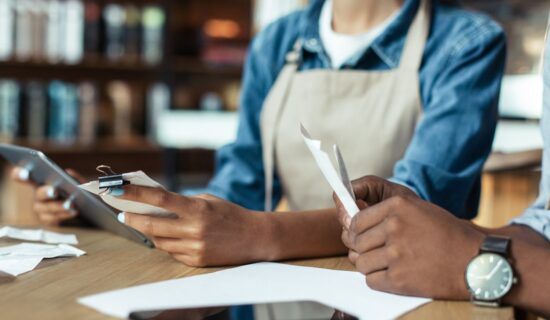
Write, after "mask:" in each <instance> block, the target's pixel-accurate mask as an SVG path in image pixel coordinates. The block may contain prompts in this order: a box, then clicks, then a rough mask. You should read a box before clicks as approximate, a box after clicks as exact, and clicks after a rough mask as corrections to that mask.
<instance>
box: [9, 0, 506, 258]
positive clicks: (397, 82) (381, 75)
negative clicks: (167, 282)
mask: <svg viewBox="0 0 550 320" xmlns="http://www.w3.org/2000/svg"><path fill="white" fill-rule="evenodd" d="M504 39H505V38H504V34H503V32H502V30H501V28H500V27H499V26H498V25H497V24H495V23H494V22H493V21H492V20H490V19H489V18H487V17H485V16H483V15H480V14H475V13H471V12H467V11H464V10H462V9H460V8H458V7H457V6H455V5H451V4H446V3H444V2H443V1H437V0H433V1H431V0H388V1H377V0H327V1H322V0H314V1H311V3H310V4H309V5H308V7H307V8H306V9H305V10H302V11H298V12H296V13H293V14H290V15H288V16H286V17H283V18H282V19H280V20H278V21H276V22H275V23H273V24H272V25H270V26H269V27H267V28H266V29H265V30H264V31H262V32H261V33H260V34H258V35H257V37H256V38H255V39H254V40H253V42H252V44H251V47H250V51H249V55H248V58H247V62H246V65H245V68H244V78H243V91H242V98H241V106H240V125H239V129H238V134H237V139H236V141H235V143H233V144H230V145H228V146H226V147H224V148H222V149H221V150H219V152H218V154H217V170H216V174H215V176H214V178H213V179H212V180H211V182H210V184H209V186H208V188H207V190H206V191H205V193H204V194H203V195H199V196H195V197H185V196H182V195H179V194H175V193H171V192H168V191H164V190H158V189H152V188H144V187H136V186H131V185H130V186H126V187H124V188H122V189H116V190H113V192H112V195H115V196H119V197H120V198H122V199H127V200H134V201H139V202H143V203H149V204H153V205H155V206H159V207H162V208H165V209H167V210H169V211H172V212H174V213H175V214H176V215H177V218H176V219H169V218H159V217H150V216H143V215H136V214H132V213H121V214H120V215H119V219H120V220H121V221H123V222H124V223H126V224H127V225H129V226H131V227H133V228H135V229H137V230H139V231H141V232H143V233H144V234H146V235H149V236H150V237H151V238H152V240H153V241H154V243H155V244H156V246H157V248H159V249H161V250H164V251H166V252H169V253H170V254H172V256H174V258H176V259H178V260H179V261H182V262H183V263H185V264H187V265H191V266H212V265H231V264H243V263H247V262H252V261H263V260H284V259H292V258H308V257H321V256H333V255H339V254H343V253H345V252H347V248H346V247H345V246H344V245H343V244H342V242H341V240H340V233H341V226H340V224H339V222H338V216H337V212H336V209H335V208H334V205H333V202H332V196H331V195H332V192H331V191H330V187H329V186H328V184H327V183H326V181H324V177H323V176H322V174H321V173H320V171H319V169H318V168H317V165H316V164H315V162H314V160H313V158H312V157H311V155H310V154H309V150H308V149H307V148H306V146H305V145H304V142H303V140H302V138H301V136H300V134H299V123H300V122H302V123H303V124H304V125H305V126H306V127H307V128H308V130H310V132H311V133H312V134H313V135H314V136H315V137H316V138H320V139H322V140H323V141H324V142H327V143H330V144H332V143H338V145H339V146H340V148H341V150H342V152H343V154H344V156H345V157H346V162H347V164H348V169H349V170H350V174H351V176H352V177H360V176H363V175H366V174H374V175H378V176H382V177H391V180H392V181H394V182H396V183H399V184H400V185H403V186H405V187H406V188H408V189H409V190H411V192H414V193H415V194H417V195H419V196H420V197H421V198H423V199H426V200H429V201H432V202H434V203H436V204H438V205H440V206H442V207H444V208H445V209H447V210H449V211H450V212H452V213H453V214H454V215H456V216H457V217H460V218H471V217H472V214H473V213H474V212H475V211H476V209H477V206H478V202H479V193H480V176H481V171H482V168H483V163H484V162H485V160H486V158H487V156H488V155H489V153H490V150H491V145H492V141H493V135H494V130H495V126H496V120H497V102H498V96H499V90H500V82H501V77H502V74H503V70H504V62H505V40H504ZM14 176H22V177H23V178H24V177H25V172H24V171H21V170H19V171H16V172H15V173H14ZM37 192H39V193H40V195H42V196H43V195H46V196H49V198H47V197H42V196H37V197H36V198H37V205H36V206H35V207H36V208H37V209H38V211H39V212H38V214H39V216H40V217H48V218H47V219H43V220H45V221H46V222H49V223H56V222H60V221H62V220H63V219H65V218H67V217H69V215H68V214H67V213H66V212H65V211H62V210H59V209H60V204H62V202H61V201H62V199H58V197H57V195H56V193H55V190H52V188H51V187H48V186H46V187H40V188H38V189H37ZM283 197H284V198H285V199H286V200H287V201H288V205H289V208H290V210H291V211H289V212H278V213H277V214H266V212H271V211H272V210H273V208H274V207H275V206H276V205H277V204H278V203H279V202H280V200H281V198H283ZM74 209H75V210H78V208H74ZM50 210H51V211H50ZM75 213H76V211H75Z"/></svg>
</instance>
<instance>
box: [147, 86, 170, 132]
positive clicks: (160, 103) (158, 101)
mask: <svg viewBox="0 0 550 320" xmlns="http://www.w3.org/2000/svg"><path fill="white" fill-rule="evenodd" d="M169 109H170V87H168V85H166V84H164V83H156V84H154V85H153V86H152V87H151V88H149V91H148V92H147V136H148V137H149V139H151V140H153V141H156V140H157V132H158V119H159V117H160V115H161V114H162V113H163V112H164V111H166V110H169Z"/></svg>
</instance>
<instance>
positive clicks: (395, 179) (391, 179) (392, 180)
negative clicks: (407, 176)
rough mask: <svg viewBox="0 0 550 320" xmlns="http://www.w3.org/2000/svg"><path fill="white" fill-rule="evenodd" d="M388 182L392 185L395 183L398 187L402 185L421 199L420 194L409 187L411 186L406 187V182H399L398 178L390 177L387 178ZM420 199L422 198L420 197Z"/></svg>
mask: <svg viewBox="0 0 550 320" xmlns="http://www.w3.org/2000/svg"><path fill="white" fill-rule="evenodd" d="M388 181H390V182H393V183H396V184H399V185H402V186H403V187H406V188H407V189H409V190H411V191H412V192H414V193H415V194H416V195H417V196H419V197H421V196H420V193H419V192H418V191H416V189H415V188H414V187H413V186H411V185H408V184H407V183H406V182H403V181H401V180H399V179H398V178H396V177H392V178H389V179H388ZM421 198H422V197H421Z"/></svg>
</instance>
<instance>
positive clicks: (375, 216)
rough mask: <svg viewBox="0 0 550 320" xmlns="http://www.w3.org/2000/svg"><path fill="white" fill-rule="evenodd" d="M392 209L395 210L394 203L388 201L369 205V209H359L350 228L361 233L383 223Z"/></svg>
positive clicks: (356, 232)
mask: <svg viewBox="0 0 550 320" xmlns="http://www.w3.org/2000/svg"><path fill="white" fill-rule="evenodd" d="M391 210H393V205H392V204H391V203H388V202H387V201H384V202H381V203H379V204H376V205H373V206H369V207H368V208H367V209H364V210H361V211H359V213H357V214H356V215H355V217H353V219H351V224H350V230H351V231H352V232H354V233H355V234H361V233H363V232H365V231H367V230H369V229H370V228H373V227H374V226H376V225H379V224H380V223H382V221H384V219H386V217H387V216H388V215H389V214H390V213H391Z"/></svg>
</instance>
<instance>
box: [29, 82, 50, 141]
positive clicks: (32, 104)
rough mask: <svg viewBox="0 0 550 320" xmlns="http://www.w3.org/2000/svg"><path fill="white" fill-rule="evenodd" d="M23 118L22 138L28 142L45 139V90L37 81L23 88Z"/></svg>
mask: <svg viewBox="0 0 550 320" xmlns="http://www.w3.org/2000/svg"><path fill="white" fill-rule="evenodd" d="M23 100H24V107H23V112H24V113H25V117H23V123H24V127H25V128H24V130H23V131H24V134H23V135H24V136H25V137H27V138H28V139H29V140H30V141H35V142H36V141H42V140H44V139H45V138H46V133H47V130H46V124H47V116H48V114H47V97H46V88H45V87H44V85H43V84H42V83H40V82H37V81H32V82H29V83H28V84H27V85H26V86H25V92H24V99H23Z"/></svg>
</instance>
